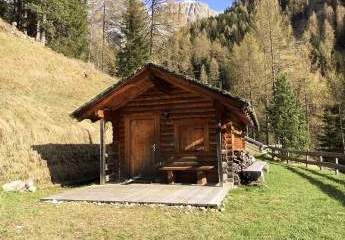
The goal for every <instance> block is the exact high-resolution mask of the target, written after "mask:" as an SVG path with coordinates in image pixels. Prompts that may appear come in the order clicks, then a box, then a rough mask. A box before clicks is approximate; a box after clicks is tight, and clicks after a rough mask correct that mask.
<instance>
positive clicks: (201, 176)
mask: <svg viewBox="0 0 345 240" xmlns="http://www.w3.org/2000/svg"><path fill="white" fill-rule="evenodd" d="M196 176H197V179H198V182H197V184H198V185H206V184H207V177H206V173H205V172H204V171H197V172H196Z"/></svg>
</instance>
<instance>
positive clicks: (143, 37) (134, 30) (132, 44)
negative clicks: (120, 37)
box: [116, 0, 149, 78]
mask: <svg viewBox="0 0 345 240" xmlns="http://www.w3.org/2000/svg"><path fill="white" fill-rule="evenodd" d="M146 19H147V16H146V12H145V8H144V5H143V3H142V2H141V1H139V0H129V1H128V7H127V11H126V13H125V14H124V17H123V26H122V29H121V30H122V33H123V34H124V42H123V44H122V46H121V48H120V50H119V52H118V54H117V58H116V60H117V74H118V76H120V77H122V78H126V77H128V76H129V75H130V74H132V73H133V72H134V71H135V70H136V69H138V68H139V67H141V66H142V65H143V64H144V63H145V62H146V61H147V60H148V59H149V42H148V39H147V32H146V26H147V25H146V22H145V21H146Z"/></svg>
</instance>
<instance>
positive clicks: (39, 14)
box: [0, 0, 345, 152]
mask: <svg viewBox="0 0 345 240" xmlns="http://www.w3.org/2000/svg"><path fill="white" fill-rule="evenodd" d="M174 6H175V5H174V4H173V1H165V0H145V1H139V0H129V1H126V3H125V5H124V10H123V11H122V12H121V14H108V15H107V16H103V15H102V13H104V14H105V13H109V12H110V13H112V12H116V11H118V9H116V8H119V6H116V4H115V5H114V4H113V5H111V6H107V9H106V6H105V5H104V6H103V7H104V8H102V5H101V6H100V9H99V13H98V14H100V16H101V17H100V18H101V20H103V22H101V26H100V28H101V30H100V31H98V32H97V34H98V35H97V37H93V38H90V32H92V30H93V29H94V28H93V27H94V25H93V24H95V23H94V22H93V21H92V20H91V18H90V5H89V4H88V1H80V0H68V1H67V0H52V1H49V4H48V3H47V1H42V0H1V1H0V17H1V18H3V19H5V20H6V21H8V22H10V23H13V22H15V25H16V27H17V28H18V29H20V30H22V31H23V32H25V33H27V34H28V35H29V36H30V37H33V38H35V39H36V40H37V41H40V42H42V44H46V45H47V46H49V47H50V48H52V49H53V50H55V51H57V52H60V53H62V54H64V55H66V56H68V57H73V58H79V59H81V60H83V61H89V62H93V63H94V64H95V65H96V66H97V67H98V68H99V69H101V70H103V71H104V72H106V73H108V74H110V75H114V76H116V77H118V78H126V77H127V76H129V75H130V74H131V73H132V72H133V71H135V70H136V69H137V68H139V67H140V66H141V65H143V64H144V63H145V62H148V61H153V62H156V63H159V64H162V65H165V66H167V67H169V68H171V69H174V70H176V71H178V72H182V73H184V74H186V75H189V76H191V77H193V78H196V79H198V80H199V81H202V82H203V83H205V84H209V85H213V86H215V87H217V88H222V89H224V90H227V91H230V92H231V93H232V94H233V95H237V96H241V97H244V98H246V99H248V100H250V102H251V104H252V105H253V106H254V107H255V109H256V113H257V117H258V119H259V122H260V130H259V131H248V135H249V136H250V137H252V138H255V139H257V140H259V141H262V142H264V143H266V144H280V145H282V146H284V147H288V148H295V149H317V150H322V151H331V152H345V140H344V138H345V137H344V135H345V126H344V125H345V107H344V103H345V98H344V94H345V1H344V0H279V1H278V0H259V1H256V0H238V1H235V3H233V5H232V6H231V7H229V8H228V9H227V10H226V11H225V12H224V13H221V14H219V15H217V16H214V17H209V18H204V19H202V20H199V21H196V22H194V23H192V24H188V25H183V26H181V24H179V15H180V13H179V12H178V11H177V10H176V9H175V8H174ZM102 16H103V17H102ZM109 28H113V29H114V28H115V29H116V30H117V31H118V32H119V33H120V34H119V35H120V36H121V39H120V41H119V40H118V39H115V38H114V37H112V36H111V35H110V34H108V33H109V31H108V30H109ZM96 46H97V48H96ZM99 46H101V49H102V51H101V52H100V51H99Z"/></svg>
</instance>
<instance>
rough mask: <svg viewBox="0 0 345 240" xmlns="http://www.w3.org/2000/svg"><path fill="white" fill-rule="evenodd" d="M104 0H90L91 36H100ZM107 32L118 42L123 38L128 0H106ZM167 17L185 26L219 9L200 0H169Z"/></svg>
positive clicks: (211, 14)
mask: <svg viewBox="0 0 345 240" xmlns="http://www.w3.org/2000/svg"><path fill="white" fill-rule="evenodd" d="M103 4H104V1H103V0H102V1H101V0H88V5H89V22H90V24H91V35H92V36H91V38H100V37H99V35H100V33H101V32H102V29H103V13H104V5H103ZM105 6H106V7H105V23H106V26H105V32H106V35H107V38H108V39H111V40H112V42H115V43H118V42H119V41H120V39H121V33H120V21H121V16H122V13H123V12H124V11H125V10H126V0H116V1H114V0H105ZM164 10H165V11H164V12H165V13H166V14H167V18H170V19H173V22H174V24H176V26H177V27H183V26H185V25H187V24H190V23H193V22H195V21H197V20H200V19H202V18H207V17H211V16H216V15H217V14H218V12H217V11H215V10H213V9H211V8H209V6H208V5H207V4H205V3H202V2H200V1H192V0H186V1H178V0H168V1H167V4H166V6H165V9H164Z"/></svg>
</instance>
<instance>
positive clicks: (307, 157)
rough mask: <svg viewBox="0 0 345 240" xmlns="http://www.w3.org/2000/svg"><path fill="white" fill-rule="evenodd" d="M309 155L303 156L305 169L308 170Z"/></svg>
mask: <svg viewBox="0 0 345 240" xmlns="http://www.w3.org/2000/svg"><path fill="white" fill-rule="evenodd" d="M308 161H309V155H308V152H306V154H305V167H306V168H308Z"/></svg>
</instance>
